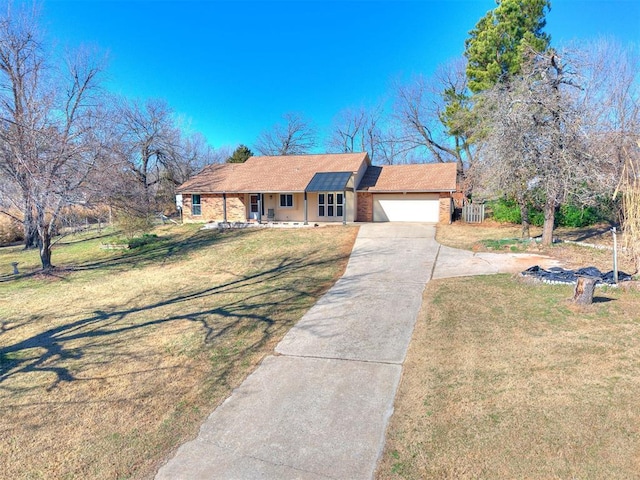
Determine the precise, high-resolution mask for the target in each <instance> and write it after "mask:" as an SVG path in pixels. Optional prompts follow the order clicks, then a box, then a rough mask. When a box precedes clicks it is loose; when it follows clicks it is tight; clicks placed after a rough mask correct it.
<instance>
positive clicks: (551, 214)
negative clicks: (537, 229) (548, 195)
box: [542, 200, 556, 245]
mask: <svg viewBox="0 0 640 480" xmlns="http://www.w3.org/2000/svg"><path fill="white" fill-rule="evenodd" d="M555 221H556V206H555V204H554V202H551V201H548V200H547V203H546V204H545V206H544V225H543V227H542V244H543V245H551V244H552V243H553V229H554V223H555Z"/></svg>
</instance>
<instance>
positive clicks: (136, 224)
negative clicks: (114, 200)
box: [116, 211, 153, 239]
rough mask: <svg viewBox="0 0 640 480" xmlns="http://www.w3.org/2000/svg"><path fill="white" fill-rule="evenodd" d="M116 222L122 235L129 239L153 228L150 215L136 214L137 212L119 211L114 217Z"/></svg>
mask: <svg viewBox="0 0 640 480" xmlns="http://www.w3.org/2000/svg"><path fill="white" fill-rule="evenodd" d="M116 221H117V225H118V227H119V228H120V230H122V233H123V234H124V235H125V236H126V237H127V238H129V239H132V238H133V237H135V236H136V235H139V234H143V233H147V232H148V231H149V230H151V229H152V228H153V218H152V217H151V216H150V215H143V214H138V213H137V212H124V211H120V212H118V214H117V216H116Z"/></svg>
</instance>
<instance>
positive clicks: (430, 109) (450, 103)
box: [394, 61, 473, 176]
mask: <svg viewBox="0 0 640 480" xmlns="http://www.w3.org/2000/svg"><path fill="white" fill-rule="evenodd" d="M464 67H465V64H464V63H463V62H462V61H457V62H453V63H451V64H449V65H447V66H446V67H444V68H442V69H441V70H439V71H438V73H437V74H436V75H435V76H434V77H433V78H425V77H422V76H419V77H416V78H414V79H413V80H412V81H411V82H410V83H409V84H407V85H399V86H398V87H397V88H396V102H395V106H394V118H395V120H396V121H397V124H398V126H399V132H398V133H399V135H400V136H399V137H398V138H397V139H396V140H397V142H398V143H399V144H401V145H402V148H403V149H404V150H406V151H411V150H412V151H417V152H421V153H422V154H423V155H425V156H428V157H430V158H431V159H432V160H433V161H436V162H456V164H457V166H458V173H459V175H460V176H462V174H463V172H464V168H465V165H470V164H471V163H472V162H473V149H472V144H471V137H472V136H471V123H470V121H469V119H468V116H469V115H470V113H469V109H470V99H469V97H468V91H467V83H466V74H465V69H464Z"/></svg>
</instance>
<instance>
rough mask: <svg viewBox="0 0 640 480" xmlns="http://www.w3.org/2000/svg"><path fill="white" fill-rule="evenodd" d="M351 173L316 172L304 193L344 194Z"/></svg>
mask: <svg viewBox="0 0 640 480" xmlns="http://www.w3.org/2000/svg"><path fill="white" fill-rule="evenodd" d="M351 175H353V172H318V173H316V174H315V175H314V176H313V178H312V179H311V181H310V182H309V184H308V185H307V188H305V189H304V191H305V192H344V191H345V190H347V183H349V179H350V178H351Z"/></svg>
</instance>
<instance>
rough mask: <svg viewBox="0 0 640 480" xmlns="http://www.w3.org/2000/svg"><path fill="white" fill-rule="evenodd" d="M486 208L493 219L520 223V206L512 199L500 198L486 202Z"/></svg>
mask: <svg viewBox="0 0 640 480" xmlns="http://www.w3.org/2000/svg"><path fill="white" fill-rule="evenodd" d="M487 207H488V208H487V210H488V211H490V212H491V213H492V216H493V219H494V220H495V221H496V222H501V223H520V222H522V217H521V215H520V207H519V206H518V205H517V204H516V202H515V201H514V200H506V199H504V198H501V199H499V200H493V201H491V202H488V203H487Z"/></svg>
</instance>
